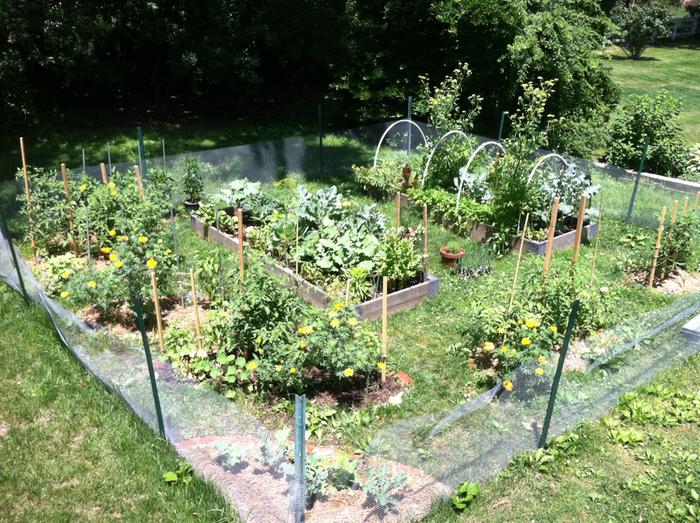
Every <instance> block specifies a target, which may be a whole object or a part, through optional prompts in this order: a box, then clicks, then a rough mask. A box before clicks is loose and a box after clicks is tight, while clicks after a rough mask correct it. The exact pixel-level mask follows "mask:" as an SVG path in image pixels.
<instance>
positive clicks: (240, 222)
mask: <svg viewBox="0 0 700 523" xmlns="http://www.w3.org/2000/svg"><path fill="white" fill-rule="evenodd" d="M236 218H237V219H238V270H239V273H240V279H241V282H240V289H241V292H243V278H244V276H245V261H244V260H243V236H244V229H243V228H244V227H245V226H244V225H243V209H238V210H237V211H236Z"/></svg>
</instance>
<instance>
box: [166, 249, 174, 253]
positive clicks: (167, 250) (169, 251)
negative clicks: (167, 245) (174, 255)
mask: <svg viewBox="0 0 700 523" xmlns="http://www.w3.org/2000/svg"><path fill="white" fill-rule="evenodd" d="M171 252H173V251H171V250H170V249H165V254H170V253H171Z"/></svg>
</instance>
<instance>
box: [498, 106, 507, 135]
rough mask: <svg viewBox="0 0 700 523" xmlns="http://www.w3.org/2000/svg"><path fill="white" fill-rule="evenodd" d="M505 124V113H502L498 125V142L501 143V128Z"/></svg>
mask: <svg viewBox="0 0 700 523" xmlns="http://www.w3.org/2000/svg"><path fill="white" fill-rule="evenodd" d="M505 124H506V111H503V112H502V113H501V123H500V124H499V125H498V141H499V142H500V141H501V138H503V127H504V126H505Z"/></svg>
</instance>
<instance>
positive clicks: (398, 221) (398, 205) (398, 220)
mask: <svg viewBox="0 0 700 523" xmlns="http://www.w3.org/2000/svg"><path fill="white" fill-rule="evenodd" d="M399 227H401V192H397V193H396V228H397V229H398V228H399Z"/></svg>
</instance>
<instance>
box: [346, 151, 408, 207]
mask: <svg viewBox="0 0 700 523" xmlns="http://www.w3.org/2000/svg"><path fill="white" fill-rule="evenodd" d="M352 171H353V174H354V175H355V181H356V182H357V183H358V185H360V186H362V188H363V189H364V190H365V191H366V192H368V193H369V194H372V195H375V196H377V197H381V198H387V197H391V196H393V195H395V194H396V193H397V192H400V191H401V192H405V191H407V190H408V189H410V188H412V187H414V186H415V185H416V183H417V176H416V174H415V167H412V166H411V165H410V164H409V163H406V162H399V161H397V160H394V159H385V160H382V161H381V162H380V163H379V164H378V165H377V166H376V167H372V166H357V165H353V166H352Z"/></svg>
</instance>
